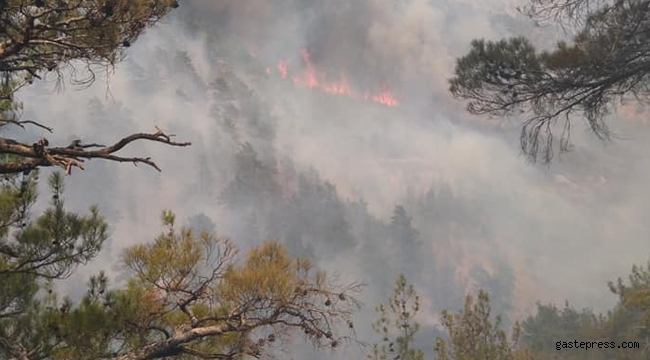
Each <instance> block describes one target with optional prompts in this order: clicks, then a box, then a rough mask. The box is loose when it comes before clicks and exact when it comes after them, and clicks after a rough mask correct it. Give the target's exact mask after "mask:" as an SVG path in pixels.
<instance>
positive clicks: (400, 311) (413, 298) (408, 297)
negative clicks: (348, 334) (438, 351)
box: [369, 274, 424, 360]
mask: <svg viewBox="0 0 650 360" xmlns="http://www.w3.org/2000/svg"><path fill="white" fill-rule="evenodd" d="M419 310H420V297H419V295H418V294H417V292H416V291H415V288H414V287H413V285H411V284H409V283H408V281H407V280H406V277H405V276H404V275H402V274H400V275H399V277H398V278H397V281H395V289H394V290H393V296H392V297H391V298H390V299H388V301H387V302H386V303H382V304H380V305H379V306H378V307H377V308H376V311H377V313H378V314H379V319H377V321H376V322H375V323H373V325H372V327H373V329H374V330H375V332H376V333H377V334H379V336H381V343H379V344H375V345H374V346H373V350H372V354H371V355H369V358H372V359H373V360H400V359H401V360H424V353H423V352H422V350H420V349H417V348H415V347H414V344H413V343H414V341H415V335H416V334H417V332H418V330H419V329H420V325H419V324H418V323H417V322H416V321H415V316H416V315H417V313H418V311H419Z"/></svg>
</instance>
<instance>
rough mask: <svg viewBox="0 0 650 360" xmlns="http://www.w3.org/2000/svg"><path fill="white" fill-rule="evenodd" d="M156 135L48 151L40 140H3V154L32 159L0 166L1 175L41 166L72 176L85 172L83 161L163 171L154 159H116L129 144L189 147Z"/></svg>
mask: <svg viewBox="0 0 650 360" xmlns="http://www.w3.org/2000/svg"><path fill="white" fill-rule="evenodd" d="M156 129H157V131H156V132H155V133H150V134H148V133H137V134H133V135H130V136H127V137H125V138H123V139H121V140H119V141H118V142H116V143H115V144H113V145H109V146H102V145H99V144H89V145H82V144H81V143H79V144H78V146H72V145H70V146H67V147H47V144H48V141H47V139H41V140H40V141H39V142H36V143H33V144H31V145H28V144H24V143H20V142H17V141H15V140H12V139H6V138H0V153H5V154H13V155H18V156H19V157H21V158H22V159H24V158H29V159H31V160H21V161H18V162H15V163H2V164H0V174H7V173H18V172H22V171H25V170H31V169H34V168H36V167H39V166H60V167H61V168H63V169H64V170H65V172H66V174H68V175H69V174H70V173H71V171H72V168H73V167H77V168H79V169H81V170H83V169H84V166H83V162H84V159H86V160H89V159H105V160H109V161H115V162H131V163H133V164H134V165H137V164H139V163H143V164H146V165H149V166H151V167H153V168H154V169H156V170H158V171H161V169H160V168H159V167H158V165H156V163H154V162H153V161H152V160H151V158H149V157H147V158H142V157H123V156H119V155H115V154H114V153H116V152H118V151H120V150H122V149H123V148H124V147H126V146H127V145H129V144H130V143H132V142H134V141H138V140H148V141H155V142H160V143H163V144H167V145H171V146H180V147H185V146H190V145H191V143H190V142H176V141H173V140H172V137H173V136H174V135H167V134H165V133H163V132H162V130H160V129H158V128H156ZM89 148H98V149H94V150H86V149H89Z"/></svg>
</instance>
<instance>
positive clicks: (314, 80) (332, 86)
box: [266, 49, 398, 106]
mask: <svg viewBox="0 0 650 360" xmlns="http://www.w3.org/2000/svg"><path fill="white" fill-rule="evenodd" d="M300 54H301V55H302V59H303V61H304V63H305V71H304V74H302V76H299V75H293V76H292V77H291V80H292V81H293V83H294V85H296V86H306V87H307V88H309V89H320V90H322V91H325V92H327V93H330V94H335V95H347V96H351V97H354V98H359V97H360V96H359V95H358V94H357V93H356V92H354V91H353V90H352V88H351V87H350V84H349V82H348V79H347V78H346V76H345V75H344V74H341V75H340V77H339V80H337V81H328V80H327V74H326V73H318V72H317V71H316V69H315V68H314V65H313V64H312V62H311V55H310V54H309V52H308V51H307V50H305V49H302V50H301V51H300ZM276 69H277V71H278V73H279V74H280V76H281V77H282V79H283V80H286V79H287V78H288V76H289V70H288V61H287V60H280V61H279V62H278V64H277V66H276ZM266 72H267V73H268V74H270V72H271V70H270V67H269V68H267V70H266ZM363 98H364V99H365V100H366V101H373V102H376V103H379V104H383V105H386V106H397V105H398V102H397V99H396V98H395V96H394V95H393V94H392V93H391V92H390V90H388V89H387V88H386V87H384V88H382V89H381V90H379V91H376V92H373V93H370V92H366V93H365V95H364V97H363Z"/></svg>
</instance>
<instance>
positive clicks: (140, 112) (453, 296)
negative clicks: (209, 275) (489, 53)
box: [20, 0, 650, 355]
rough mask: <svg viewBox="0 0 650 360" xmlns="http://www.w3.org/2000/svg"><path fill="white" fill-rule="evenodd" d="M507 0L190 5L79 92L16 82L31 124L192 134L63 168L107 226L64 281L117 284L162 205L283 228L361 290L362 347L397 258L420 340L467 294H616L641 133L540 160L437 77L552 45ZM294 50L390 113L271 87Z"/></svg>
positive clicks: (77, 204)
mask: <svg viewBox="0 0 650 360" xmlns="http://www.w3.org/2000/svg"><path fill="white" fill-rule="evenodd" d="M516 5H517V4H516V3H515V2H513V1H507V0H504V1H500V0H490V1H482V2H477V1H446V0H440V1H425V0H402V1H399V0H355V1H351V0H329V1H315V0H314V1H304V0H250V1H241V0H225V1H208V0H195V1H187V2H183V3H182V4H181V7H180V8H179V9H178V12H175V13H173V14H172V15H171V16H170V17H169V18H167V19H166V20H165V21H163V23H161V24H160V25H159V26H157V27H155V28H153V29H151V30H150V31H148V32H147V33H146V34H145V35H144V36H143V37H142V38H140V39H139V40H138V41H137V43H136V44H134V46H133V47H132V49H131V50H130V51H129V53H128V57H127V59H126V60H125V61H124V62H123V63H121V64H120V65H118V66H117V68H116V70H115V73H114V74H112V75H110V76H109V77H108V78H105V77H101V76H100V77H99V80H98V81H97V82H96V83H95V84H94V85H93V86H92V87H91V88H90V89H87V90H84V91H76V90H74V89H73V88H72V87H67V88H66V89H65V90H64V91H62V92H60V93H55V92H53V84H51V83H41V84H38V85H35V86H34V87H32V88H29V89H28V90H26V91H24V92H22V93H21V94H20V96H21V99H22V100H23V101H24V102H25V104H26V105H25V108H26V110H27V111H26V114H25V115H26V117H30V118H35V119H37V120H41V121H48V122H50V123H51V124H53V125H55V127H56V128H57V129H61V133H67V134H78V135H83V138H84V139H87V140H88V141H89V142H98V143H102V142H103V143H108V142H111V141H113V140H115V139H118V138H120V137H121V136H124V135H128V134H130V133H133V132H140V131H151V130H153V129H154V126H159V127H160V128H162V129H165V130H168V131H169V132H171V133H174V134H176V135H177V137H178V139H180V140H183V141H191V142H192V143H193V145H192V147H190V148H184V149H173V148H168V147H164V146H156V144H149V143H147V144H137V145H134V146H133V147H132V148H129V149H128V150H125V154H128V153H131V154H147V156H151V157H152V158H153V159H154V160H156V162H157V164H158V165H159V166H160V167H161V168H162V170H163V171H162V173H160V174H159V173H157V172H155V170H152V169H149V168H145V167H138V168H134V167H132V166H130V165H125V164H122V165H120V164H112V163H102V162H91V163H89V164H88V166H87V169H88V170H87V171H85V172H77V173H75V174H73V176H72V177H70V178H69V179H68V182H67V192H66V198H67V199H68V203H69V204H70V206H71V207H72V208H74V209H85V208H86V207H87V206H88V205H89V203H97V204H99V206H100V209H101V210H102V211H103V213H104V214H105V215H106V216H107V217H108V219H109V223H110V224H111V231H112V236H111V240H110V243H109V244H108V246H107V247H106V249H105V251H104V252H103V253H102V256H101V257H100V259H99V261H97V262H96V263H93V264H91V265H89V266H88V267H87V269H86V270H87V271H85V272H80V274H78V275H77V277H76V278H74V279H72V281H71V282H70V285H69V287H68V291H70V292H71V293H79V292H81V291H83V287H82V286H81V285H80V284H83V283H85V281H86V280H87V278H88V274H89V273H92V272H96V271H98V270H100V269H106V270H110V273H111V275H112V276H114V277H117V281H119V275H120V272H119V269H118V267H117V259H118V256H119V254H120V252H121V251H122V249H124V247H126V246H129V245H132V244H136V243H141V242H144V241H150V240H152V239H153V238H154V237H155V236H156V234H157V233H158V231H159V229H160V226H159V224H160V221H159V217H160V211H161V210H162V209H166V208H169V209H173V211H175V212H176V213H177V218H179V219H184V220H186V222H189V223H190V224H192V225H193V226H199V227H201V226H202V227H208V228H209V227H212V226H214V227H215V229H216V231H217V233H218V234H219V235H222V236H228V237H231V238H233V239H234V240H235V241H236V243H237V244H238V245H239V246H240V247H241V248H244V249H245V248H248V247H250V246H252V245H255V244H257V243H259V242H260V241H261V240H263V239H266V238H271V237H279V238H280V239H281V240H282V241H284V242H285V243H286V244H287V245H288V246H289V247H290V249H291V251H292V252H294V253H295V254H299V255H306V256H311V257H313V258H315V259H316V260H317V261H319V262H320V265H321V266H322V267H324V268H326V269H327V270H329V271H332V272H338V273H340V274H341V277H342V279H344V280H345V279H357V280H360V281H365V282H367V283H368V287H367V288H366V291H365V292H364V294H363V299H362V300H363V301H364V302H365V303H366V309H364V310H363V311H362V312H361V313H360V314H359V320H358V322H359V323H361V324H362V325H361V326H360V330H359V335H360V337H361V338H362V339H363V340H366V341H374V340H375V339H374V338H373V335H372V333H371V332H370V331H369V324H370V322H371V321H372V320H373V319H374V314H373V313H372V309H373V308H374V306H375V305H376V304H377V303H378V302H380V301H382V300H383V299H384V298H386V297H387V296H389V295H390V289H391V287H392V282H393V280H394V279H395V278H396V277H397V275H398V273H399V272H405V273H406V274H407V276H408V277H409V280H411V281H412V282H414V283H415V284H416V286H417V289H418V291H420V292H421V293H422V294H423V296H424V298H425V304H424V305H425V306H424V310H423V314H422V317H421V319H420V320H421V322H422V325H423V328H425V331H424V332H423V335H422V345H423V346H422V347H423V348H424V349H427V350H428V351H429V350H430V347H431V346H430V344H431V337H430V336H431V334H432V332H433V331H434V330H433V329H434V326H435V325H436V314H437V313H438V312H439V311H440V310H442V309H444V308H450V309H453V310H456V309H458V308H459V307H460V306H461V305H462V296H464V294H465V293H466V292H468V291H472V290H474V289H476V288H477V287H484V288H487V289H488V290H489V291H490V292H491V293H492V295H493V297H494V299H495V301H496V304H495V310H496V311H500V312H504V313H507V314H509V315H510V316H511V318H513V319H515V318H519V317H520V316H522V315H524V314H527V313H528V311H530V310H531V309H532V306H533V305H534V302H535V301H538V300H541V301H562V300H564V299H568V300H569V301H570V302H571V303H573V304H575V305H577V306H578V307H583V306H584V307H593V308H594V309H596V310H603V309H606V308H608V307H609V306H611V305H612V303H613V301H614V300H615V298H614V297H613V296H609V293H608V291H607V286H606V282H607V281H608V280H613V279H615V278H617V277H619V276H625V275H626V274H627V273H628V271H629V269H630V267H631V266H632V264H634V263H640V262H645V260H646V259H647V256H648V251H649V249H648V245H647V235H648V234H649V233H650V228H649V227H650V225H649V224H648V223H647V221H644V220H645V219H644V218H643V217H642V215H641V214H647V213H650V205H649V204H650V201H648V200H650V196H649V193H648V191H646V187H647V186H646V184H648V183H650V173H649V171H648V169H650V167H649V166H648V165H650V164H649V161H648V156H647V155H645V154H647V153H648V151H649V150H650V149H648V148H647V147H648V145H647V144H649V143H650V142H647V141H646V140H648V137H649V135H650V131H648V129H647V127H646V126H645V125H644V124H643V122H642V121H640V120H639V119H640V118H641V115H639V113H638V112H635V110H634V109H629V108H625V109H623V110H622V111H621V112H620V113H619V114H616V115H614V116H612V117H611V121H612V122H611V124H612V127H613V130H614V131H615V132H616V133H617V134H620V135H621V138H622V139H620V140H616V141H614V142H613V143H609V144H607V145H604V144H603V143H601V142H599V141H597V140H595V139H594V138H593V137H592V136H591V134H589V133H588V132H587V130H586V127H584V128H583V127H581V126H579V125H578V124H577V126H574V129H576V130H575V132H574V137H573V139H574V144H575V150H574V151H573V152H571V153H568V154H564V155H562V157H561V158H559V159H556V161H555V162H554V164H553V165H551V166H550V167H546V166H538V165H531V164H527V163H526V162H525V160H524V158H522V157H521V156H520V154H519V144H518V141H519V123H518V122H517V121H507V120H492V121H488V120H486V119H477V118H474V117H470V116H469V115H467V114H466V113H465V112H464V110H463V104H462V103H459V102H457V101H455V100H454V99H452V98H451V97H450V96H449V95H448V93H447V79H448V78H449V77H450V76H451V72H452V71H453V65H454V59H455V58H456V57H458V56H460V55H462V54H463V53H464V52H466V51H467V49H468V47H469V41H470V40H471V39H474V38H489V39H497V38H501V37H504V36H510V35H526V36H529V37H531V38H533V39H534V41H539V42H540V43H542V44H552V41H553V40H554V39H555V36H556V33H555V32H553V31H551V30H550V29H544V28H537V27H535V26H533V24H530V23H528V22H526V20H525V19H524V18H523V17H521V16H519V15H517V14H516V12H514V11H513V9H514V7H515V6H516ZM302 49H305V50H307V51H308V52H309V54H310V55H311V57H310V59H311V61H312V63H313V65H314V67H315V68H317V69H319V71H322V72H326V73H327V74H335V75H334V77H337V76H338V75H339V74H341V73H343V74H345V76H346V77H347V78H348V79H349V82H350V83H351V84H353V86H355V87H357V88H359V89H376V88H378V87H382V86H385V87H387V88H388V89H390V91H391V93H392V94H393V95H394V96H395V97H396V98H397V100H398V101H399V106H396V107H387V106H383V105H381V104H376V103H372V102H366V101H362V100H359V99H354V98H351V97H346V96H337V95H329V94H327V93H324V92H319V91H316V89H308V88H305V87H304V86H303V87H300V86H294V84H293V83H292V82H291V81H290V80H283V79H282V78H281V76H280V74H279V73H278V70H277V69H276V67H277V63H278V61H280V60H283V59H284V60H287V63H288V65H289V67H290V68H291V69H292V70H293V71H294V72H298V73H299V72H302V71H304V70H305V69H304V62H303V59H302V57H301V53H300V51H301V50H302ZM267 68H270V70H271V71H270V73H267V71H266V69H267ZM53 94H54V95H53ZM639 111H640V110H639ZM583 129H584V130H583ZM30 135H33V136H36V134H29V133H27V134H20V136H25V137H26V136H30ZM70 140H71V139H70V138H61V137H60V138H57V137H56V134H55V135H54V136H53V138H52V139H51V140H50V141H51V142H52V143H56V144H66V143H67V142H69V141H70ZM49 171H51V170H45V171H44V173H47V172H49ZM398 206H403V208H402V210H404V212H402V210H399V209H398ZM409 218H410V219H411V222H409V221H408V219H409ZM211 222H212V223H211ZM82 273H83V274H82ZM363 324H366V325H363ZM348 351H351V353H352V354H356V353H355V351H358V349H356V348H352V349H349V350H348ZM326 355H327V354H326Z"/></svg>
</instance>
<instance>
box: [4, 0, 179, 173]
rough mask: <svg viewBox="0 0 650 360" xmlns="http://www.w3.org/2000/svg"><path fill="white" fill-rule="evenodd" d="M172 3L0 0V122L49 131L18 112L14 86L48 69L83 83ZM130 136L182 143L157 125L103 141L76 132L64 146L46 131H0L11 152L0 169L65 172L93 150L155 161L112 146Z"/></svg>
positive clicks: (92, 154) (117, 56)
mask: <svg viewBox="0 0 650 360" xmlns="http://www.w3.org/2000/svg"><path fill="white" fill-rule="evenodd" d="M175 7H178V2H177V1H175V0H63V1H41V0H3V1H0V73H1V75H2V76H1V80H0V129H2V128H3V127H5V126H8V125H16V126H20V127H23V128H24V127H25V126H37V127H40V128H41V129H43V130H46V131H49V132H52V131H53V128H52V127H50V126H48V125H45V124H44V123H42V122H37V121H34V120H30V119H22V116H21V115H22V111H21V110H22V104H21V103H20V102H19V101H18V100H17V99H16V98H15V95H16V92H17V91H18V90H19V89H21V88H23V87H25V86H27V85H30V84H32V83H33V81H34V79H45V78H47V77H48V76H52V75H53V76H55V77H56V79H57V81H58V82H59V84H61V83H62V82H63V80H64V78H65V77H66V76H68V77H69V79H70V81H71V82H72V84H74V85H81V86H86V85H89V84H91V83H92V82H93V80H94V78H95V71H97V70H98V69H104V70H108V69H110V68H112V67H113V66H114V65H115V64H116V63H118V62H119V61H120V60H122V59H123V57H124V49H125V48H128V47H129V46H131V44H132V43H133V42H134V41H135V40H136V39H137V37H138V36H139V35H140V34H142V32H143V31H144V29H146V28H147V27H148V26H150V25H152V24H154V23H156V22H157V21H158V20H160V19H161V18H162V17H163V16H164V15H165V14H167V13H168V12H169V10H170V9H172V8H175ZM45 121H46V122H56V119H46V120H45ZM137 140H150V141H157V142H162V143H165V144H168V145H175V146H187V145H189V143H177V142H175V141H172V139H171V137H170V135H166V134H164V133H163V132H162V131H160V130H159V129H158V131H156V132H154V133H150V134H149V133H138V134H133V135H130V136H127V137H125V138H122V139H121V140H119V141H118V142H116V143H114V144H112V145H109V146H105V145H101V144H84V143H82V142H81V140H80V139H77V140H75V141H73V142H72V143H71V144H69V145H68V146H50V143H49V141H48V140H47V139H46V138H42V139H40V140H38V141H36V142H34V143H31V144H29V143H23V142H20V141H17V140H15V139H12V138H7V137H0V154H11V155H13V156H11V157H5V158H3V159H2V160H0V173H19V172H22V171H25V170H31V169H34V168H37V167H42V166H60V167H62V168H63V169H65V171H66V172H67V173H70V171H71V169H72V167H78V168H81V169H83V161H84V159H94V158H102V159H107V160H111V161H118V162H132V163H144V164H147V165H150V166H153V167H154V168H156V169H158V167H157V166H156V164H155V163H154V162H153V161H151V159H149V158H140V157H121V156H118V155H116V154H115V153H116V152H118V151H120V150H121V149H122V148H124V147H125V146H127V145H128V144H129V143H131V142H133V141H137Z"/></svg>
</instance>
